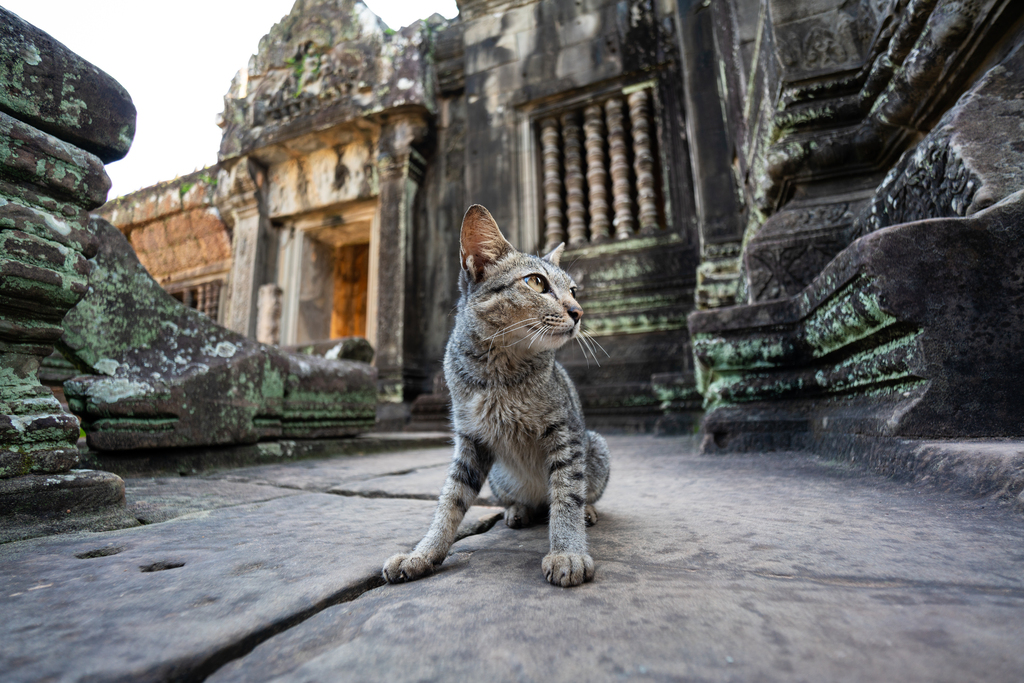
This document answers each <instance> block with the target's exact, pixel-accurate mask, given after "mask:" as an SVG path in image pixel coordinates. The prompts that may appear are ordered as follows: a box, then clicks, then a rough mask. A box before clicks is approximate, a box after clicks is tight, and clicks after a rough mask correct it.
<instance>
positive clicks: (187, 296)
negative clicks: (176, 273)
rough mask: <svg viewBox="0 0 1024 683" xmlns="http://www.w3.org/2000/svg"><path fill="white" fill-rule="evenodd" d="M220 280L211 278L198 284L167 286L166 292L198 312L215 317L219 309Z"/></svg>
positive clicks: (212, 318) (213, 318)
mask: <svg viewBox="0 0 1024 683" xmlns="http://www.w3.org/2000/svg"><path fill="white" fill-rule="evenodd" d="M222 284H223V283H222V281H220V280H213V281H211V282H204V283H202V284H198V285H188V286H185V287H182V286H178V287H173V286H168V287H167V288H166V289H167V293H168V294H170V295H171V296H173V297H174V298H175V299H177V300H178V301H180V302H181V303H183V304H185V305H186V306H188V307H189V308H194V309H196V310H197V311H199V312H200V313H205V314H206V315H207V316H208V317H209V318H210V319H211V320H216V319H217V314H218V313H219V309H220V289H221V285H222Z"/></svg>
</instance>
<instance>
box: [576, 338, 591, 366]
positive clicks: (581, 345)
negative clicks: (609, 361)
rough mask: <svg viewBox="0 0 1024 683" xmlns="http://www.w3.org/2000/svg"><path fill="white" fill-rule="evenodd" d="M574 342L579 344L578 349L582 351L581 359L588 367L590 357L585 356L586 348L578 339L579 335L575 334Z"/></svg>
mask: <svg viewBox="0 0 1024 683" xmlns="http://www.w3.org/2000/svg"><path fill="white" fill-rule="evenodd" d="M576 343H577V344H579V345H580V350H581V351H583V360H585V361H587V367H588V368H589V367H590V359H589V358H588V357H587V350H586V349H585V348H584V347H583V342H582V341H580V338H579V335H577V336H576Z"/></svg>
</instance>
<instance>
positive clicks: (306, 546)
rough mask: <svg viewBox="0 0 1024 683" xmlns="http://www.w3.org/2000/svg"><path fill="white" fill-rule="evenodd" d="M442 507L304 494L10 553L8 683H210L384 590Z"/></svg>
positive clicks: (5, 604) (0, 566)
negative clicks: (301, 628) (304, 627)
mask: <svg viewBox="0 0 1024 683" xmlns="http://www.w3.org/2000/svg"><path fill="white" fill-rule="evenodd" d="M432 509H433V506H432V505H431V504H430V503H427V502H425V501H417V500H367V499H358V498H345V497H342V496H329V495H323V494H303V495H298V496H290V497H285V498H279V499H276V500H271V501H267V502H264V503H257V504H246V505H240V506H235V507H230V508H223V509H219V510H212V511H205V512H200V513H197V514H194V515H189V516H186V517H181V518H178V519H176V520H174V521H171V522H167V523H164V524H156V525H151V526H145V527H138V528H135V529H126V530H121V531H114V532H108V533H102V534H73V535H66V536H59V537H51V538H47V539H35V540H30V541H22V542H18V543H9V544H6V545H4V546H0V612H2V613H3V614H4V620H3V624H0V639H2V640H3V642H4V647H3V649H2V651H0V671H3V672H4V675H3V678H4V680H5V681H12V682H13V681H38V680H43V679H51V678H52V679H54V680H133V681H166V680H201V679H202V677H203V675H204V674H205V673H209V672H210V671H213V670H214V669H216V668H217V667H219V666H220V665H221V664H222V663H224V662H225V661H227V660H229V659H231V658H233V657H234V656H237V654H239V653H241V652H244V651H245V650H246V649H247V648H248V647H251V646H252V644H255V643H256V642H258V641H259V640H260V639H261V638H264V637H266V636H267V635H269V634H271V633H274V632H276V631H278V630H281V629H283V628H286V627H287V626H289V625H291V624H293V623H295V622H296V621H297V620H300V619H302V618H303V617H304V616H307V615H309V614H312V613H315V612H316V611H319V610H320V609H322V608H323V607H325V606H327V605H329V604H333V603H335V602H339V601H343V600H346V599H350V598H351V597H353V596H355V595H358V594H359V593H361V592H362V591H363V590H365V589H366V588H368V587H371V586H374V585H377V584H379V582H380V578H379V577H380V567H381V565H382V563H383V561H384V559H385V558H386V557H387V556H388V555H389V554H391V553H394V552H398V551H401V550H407V549H408V548H409V547H411V546H412V545H413V544H414V543H415V542H416V541H418V540H419V536H420V534H422V532H423V529H425V528H426V524H427V523H428V522H429V520H430V515H431V512H432Z"/></svg>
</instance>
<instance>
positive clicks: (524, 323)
mask: <svg viewBox="0 0 1024 683" xmlns="http://www.w3.org/2000/svg"><path fill="white" fill-rule="evenodd" d="M536 322H537V321H536V320H533V319H527V320H520V321H518V322H514V323H512V324H511V325H506V326H505V327H503V328H502V329H500V330H498V331H497V332H495V333H494V334H492V335H491V336H490V337H487V338H486V339H485V340H484V341H487V340H490V342H491V343H490V344H489V345H488V347H487V353H488V354H490V352H491V349H493V348H494V338H495V337H497V336H499V335H501V337H502V339H504V337H505V335H507V334H509V333H510V332H515V331H516V330H521V329H523V328H524V327H525V328H528V329H529V328H530V327H531V326H532V325H533V324H535V323H536ZM520 341H522V340H521V339H520ZM508 346H511V344H509V345H508ZM503 348H504V347H503Z"/></svg>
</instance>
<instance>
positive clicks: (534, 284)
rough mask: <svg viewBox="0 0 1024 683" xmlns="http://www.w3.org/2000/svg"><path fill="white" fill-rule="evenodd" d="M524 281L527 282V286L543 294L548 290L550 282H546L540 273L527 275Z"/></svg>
mask: <svg viewBox="0 0 1024 683" xmlns="http://www.w3.org/2000/svg"><path fill="white" fill-rule="evenodd" d="M523 282H525V283H526V286H527V287H529V288H530V289H532V290H533V291H535V292H540V293H541V294H543V293H544V292H546V291H548V283H547V282H545V281H544V278H542V277H541V276H540V275H527V276H526V277H525V278H523Z"/></svg>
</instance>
